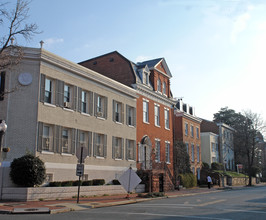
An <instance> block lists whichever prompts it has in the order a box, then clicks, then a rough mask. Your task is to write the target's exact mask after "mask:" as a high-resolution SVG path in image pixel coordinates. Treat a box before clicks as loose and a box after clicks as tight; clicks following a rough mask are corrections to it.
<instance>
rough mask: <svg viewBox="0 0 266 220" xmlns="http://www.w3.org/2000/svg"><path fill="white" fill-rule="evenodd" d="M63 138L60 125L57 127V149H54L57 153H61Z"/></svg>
mask: <svg viewBox="0 0 266 220" xmlns="http://www.w3.org/2000/svg"><path fill="white" fill-rule="evenodd" d="M61 137H62V134H61V126H59V125H56V126H55V139H54V141H55V147H54V150H55V153H61V152H62V151H61V149H62V148H61Z"/></svg>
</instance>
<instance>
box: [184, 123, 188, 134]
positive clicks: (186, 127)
mask: <svg viewBox="0 0 266 220" xmlns="http://www.w3.org/2000/svg"><path fill="white" fill-rule="evenodd" d="M185 135H186V136H188V123H185Z"/></svg>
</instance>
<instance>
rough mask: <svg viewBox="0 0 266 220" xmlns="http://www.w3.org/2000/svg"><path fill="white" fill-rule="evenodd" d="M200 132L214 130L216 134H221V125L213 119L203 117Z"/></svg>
mask: <svg viewBox="0 0 266 220" xmlns="http://www.w3.org/2000/svg"><path fill="white" fill-rule="evenodd" d="M200 132H212V133H215V134H219V127H218V126H217V124H216V123H215V122H213V121H208V120H206V119H202V122H201V124H200Z"/></svg>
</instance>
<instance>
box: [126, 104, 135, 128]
mask: <svg viewBox="0 0 266 220" xmlns="http://www.w3.org/2000/svg"><path fill="white" fill-rule="evenodd" d="M126 108H127V109H126V111H127V112H126V114H127V115H126V117H127V125H130V126H135V125H136V110H135V108H134V107H132V106H129V105H127V106H126Z"/></svg>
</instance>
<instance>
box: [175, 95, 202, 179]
mask: <svg viewBox="0 0 266 220" xmlns="http://www.w3.org/2000/svg"><path fill="white" fill-rule="evenodd" d="M200 123H201V119H200V118H198V117H197V116H196V115H195V109H194V108H193V107H192V106H189V105H188V104H185V103H183V101H182V99H179V100H178V102H177V105H176V109H175V112H174V140H175V141H182V142H184V143H185V144H186V147H187V152H188V154H189V157H190V165H191V171H192V172H193V173H194V174H195V175H197V179H198V180H199V179H200V169H201V161H202V159H201V141H200Z"/></svg>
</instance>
